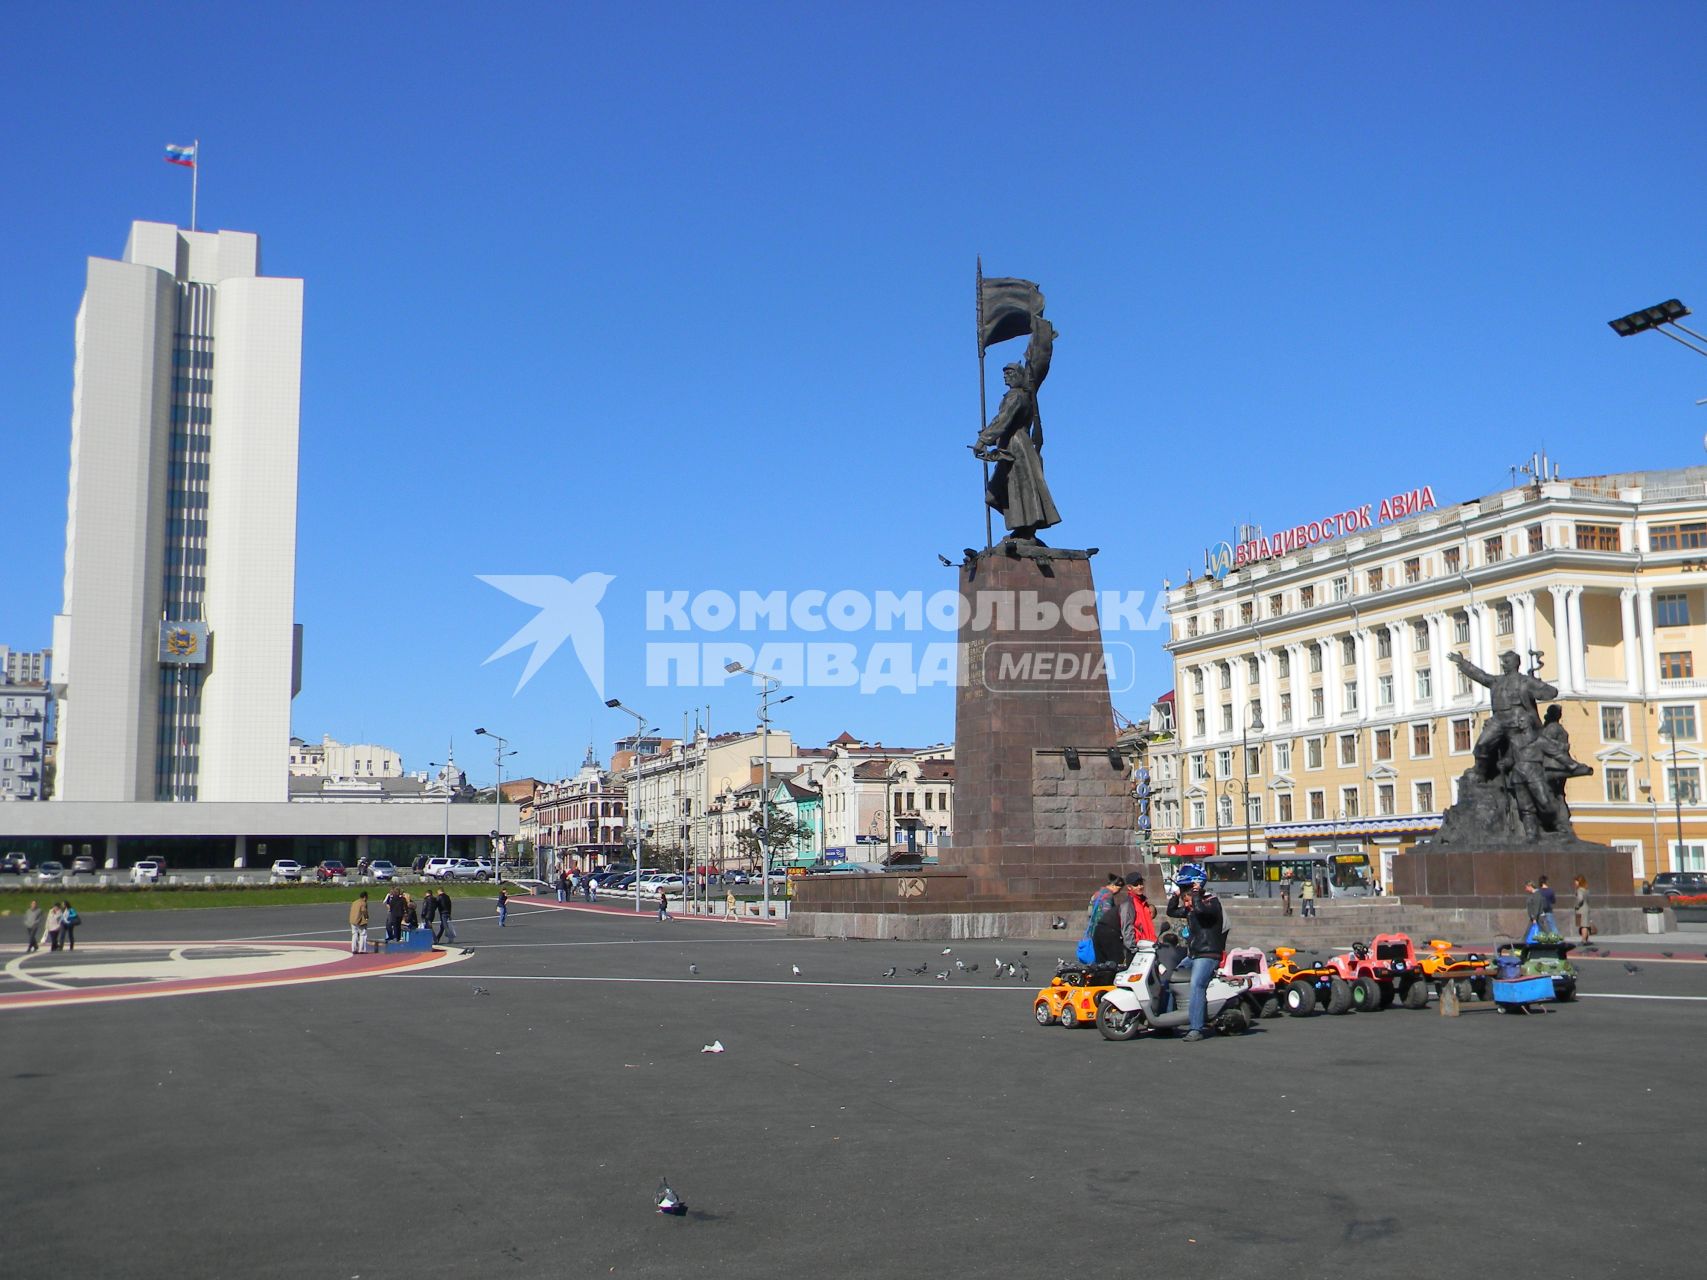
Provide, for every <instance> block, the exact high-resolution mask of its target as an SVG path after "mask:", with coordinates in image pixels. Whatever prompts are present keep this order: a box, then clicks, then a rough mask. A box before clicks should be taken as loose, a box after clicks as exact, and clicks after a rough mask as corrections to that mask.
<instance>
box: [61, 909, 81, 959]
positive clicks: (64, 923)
mask: <svg viewBox="0 0 1707 1280" xmlns="http://www.w3.org/2000/svg"><path fill="white" fill-rule="evenodd" d="M59 911H60V914H59V936H60V939H61V940H62V941H63V942H64V944H65V949H66V950H67V951H75V950H77V926H78V925H80V924H82V923H83V917H82V916H80V915H78V914H77V908H76V907H74V906H72V905H71V903H70V902H62V903H61V904H60V908H59Z"/></svg>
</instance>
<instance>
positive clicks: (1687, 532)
mask: <svg viewBox="0 0 1707 1280" xmlns="http://www.w3.org/2000/svg"><path fill="white" fill-rule="evenodd" d="M1577 527H1578V528H1579V529H1581V528H1582V527H1583V526H1581V525H1578V526H1577ZM1590 527H1591V528H1592V527H1593V526H1590ZM1578 545H1579V546H1580V545H1581V544H1580V543H1579V544H1578ZM1701 547H1707V521H1700V520H1697V521H1692V522H1690V523H1688V524H1655V525H1649V526H1648V550H1649V551H1684V550H1696V549H1699V548H1701ZM1601 550H1606V551H1616V550H1618V548H1617V547H1605V548H1601Z"/></svg>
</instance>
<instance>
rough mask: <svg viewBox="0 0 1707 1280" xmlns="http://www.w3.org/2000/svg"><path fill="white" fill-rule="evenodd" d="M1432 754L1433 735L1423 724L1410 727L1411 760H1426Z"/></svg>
mask: <svg viewBox="0 0 1707 1280" xmlns="http://www.w3.org/2000/svg"><path fill="white" fill-rule="evenodd" d="M1433 754H1434V735H1433V734H1432V733H1430V732H1429V726H1428V725H1427V724H1426V723H1425V724H1413V725H1412V726H1411V759H1413V760H1426V759H1428V758H1429V757H1430V756H1431V755H1433Z"/></svg>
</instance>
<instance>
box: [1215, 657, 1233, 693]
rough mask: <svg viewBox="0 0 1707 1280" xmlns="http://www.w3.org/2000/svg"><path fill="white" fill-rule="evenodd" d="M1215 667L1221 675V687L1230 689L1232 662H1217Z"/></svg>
mask: <svg viewBox="0 0 1707 1280" xmlns="http://www.w3.org/2000/svg"><path fill="white" fill-rule="evenodd" d="M1217 667H1218V669H1219V671H1220V675H1221V687H1222V688H1223V689H1231V688H1232V687H1233V664H1232V663H1230V662H1222V663H1218V664H1217Z"/></svg>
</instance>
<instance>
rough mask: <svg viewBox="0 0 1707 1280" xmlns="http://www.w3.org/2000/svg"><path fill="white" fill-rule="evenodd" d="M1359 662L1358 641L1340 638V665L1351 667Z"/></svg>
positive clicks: (1344, 637) (1349, 637) (1346, 637)
mask: <svg viewBox="0 0 1707 1280" xmlns="http://www.w3.org/2000/svg"><path fill="white" fill-rule="evenodd" d="M1356 661H1357V641H1356V640H1355V639H1353V638H1352V637H1351V636H1341V637H1340V665H1341V666H1342V667H1349V666H1351V665H1353V664H1354V663H1355V662H1356Z"/></svg>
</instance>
